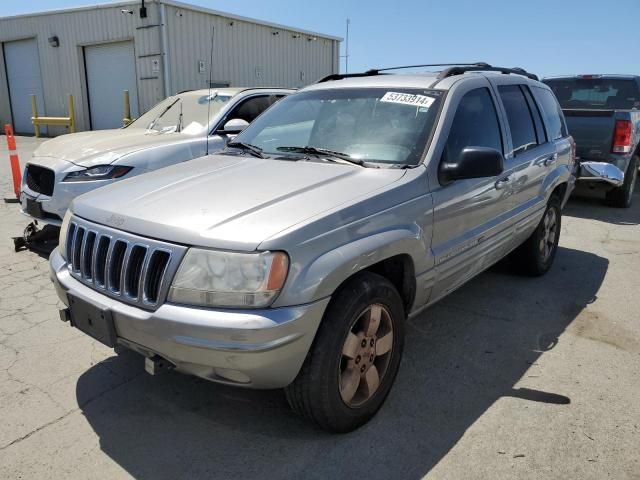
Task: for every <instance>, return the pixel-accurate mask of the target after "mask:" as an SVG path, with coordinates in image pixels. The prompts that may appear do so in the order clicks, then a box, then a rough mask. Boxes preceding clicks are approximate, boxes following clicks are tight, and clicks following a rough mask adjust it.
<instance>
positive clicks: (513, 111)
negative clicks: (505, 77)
mask: <svg viewBox="0 0 640 480" xmlns="http://www.w3.org/2000/svg"><path fill="white" fill-rule="evenodd" d="M498 92H499V93H500V99H501V100H502V104H503V105H504V109H505V111H506V112H507V120H508V121H509V129H510V130H511V140H512V142H513V153H514V155H517V154H518V153H522V152H525V151H527V150H529V149H531V148H534V147H536V146H537V145H538V139H537V137H536V130H535V127H534V124H533V118H532V117H531V110H530V109H529V105H528V104H527V100H526V98H525V96H524V94H523V93H522V90H521V89H520V87H519V86H518V85H502V86H500V87H498Z"/></svg>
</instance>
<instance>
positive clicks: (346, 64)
mask: <svg viewBox="0 0 640 480" xmlns="http://www.w3.org/2000/svg"><path fill="white" fill-rule="evenodd" d="M349 25H351V19H349V18H347V35H346V43H345V48H344V55H340V57H342V58H344V73H349Z"/></svg>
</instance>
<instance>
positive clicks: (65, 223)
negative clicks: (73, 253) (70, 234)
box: [58, 208, 71, 260]
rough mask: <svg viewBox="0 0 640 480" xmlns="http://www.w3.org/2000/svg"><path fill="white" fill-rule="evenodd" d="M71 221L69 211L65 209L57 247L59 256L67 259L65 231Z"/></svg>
mask: <svg viewBox="0 0 640 480" xmlns="http://www.w3.org/2000/svg"><path fill="white" fill-rule="evenodd" d="M70 221H71V210H69V209H68V208H67V211H66V213H65V214H64V218H63V219H62V225H60V236H59V237H58V246H59V247H60V255H62V258H64V259H65V260H66V259H67V258H66V257H67V231H68V230H69V222H70Z"/></svg>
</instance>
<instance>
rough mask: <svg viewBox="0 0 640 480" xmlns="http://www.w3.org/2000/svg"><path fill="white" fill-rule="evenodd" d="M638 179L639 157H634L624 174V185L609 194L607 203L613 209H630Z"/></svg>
mask: <svg viewBox="0 0 640 480" xmlns="http://www.w3.org/2000/svg"><path fill="white" fill-rule="evenodd" d="M637 179H638V157H637V156H634V157H633V158H632V159H631V161H630V162H629V166H628V167H627V171H626V172H625V174H624V183H623V184H622V185H621V186H620V187H618V188H614V189H613V190H611V191H609V192H607V196H606V200H605V201H606V203H607V205H609V206H611V207H616V208H629V207H630V206H631V200H632V199H633V191H634V190H635V188H636V181H637Z"/></svg>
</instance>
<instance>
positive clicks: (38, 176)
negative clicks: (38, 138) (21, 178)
mask: <svg viewBox="0 0 640 480" xmlns="http://www.w3.org/2000/svg"><path fill="white" fill-rule="evenodd" d="M26 175H27V179H26V182H27V186H28V187H29V188H30V189H31V190H33V191H34V192H36V193H42V194H44V195H47V196H49V197H50V196H51V195H53V185H54V183H55V174H54V173H53V170H50V169H48V168H44V167H40V166H38V165H31V164H29V165H27V174H26Z"/></svg>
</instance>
